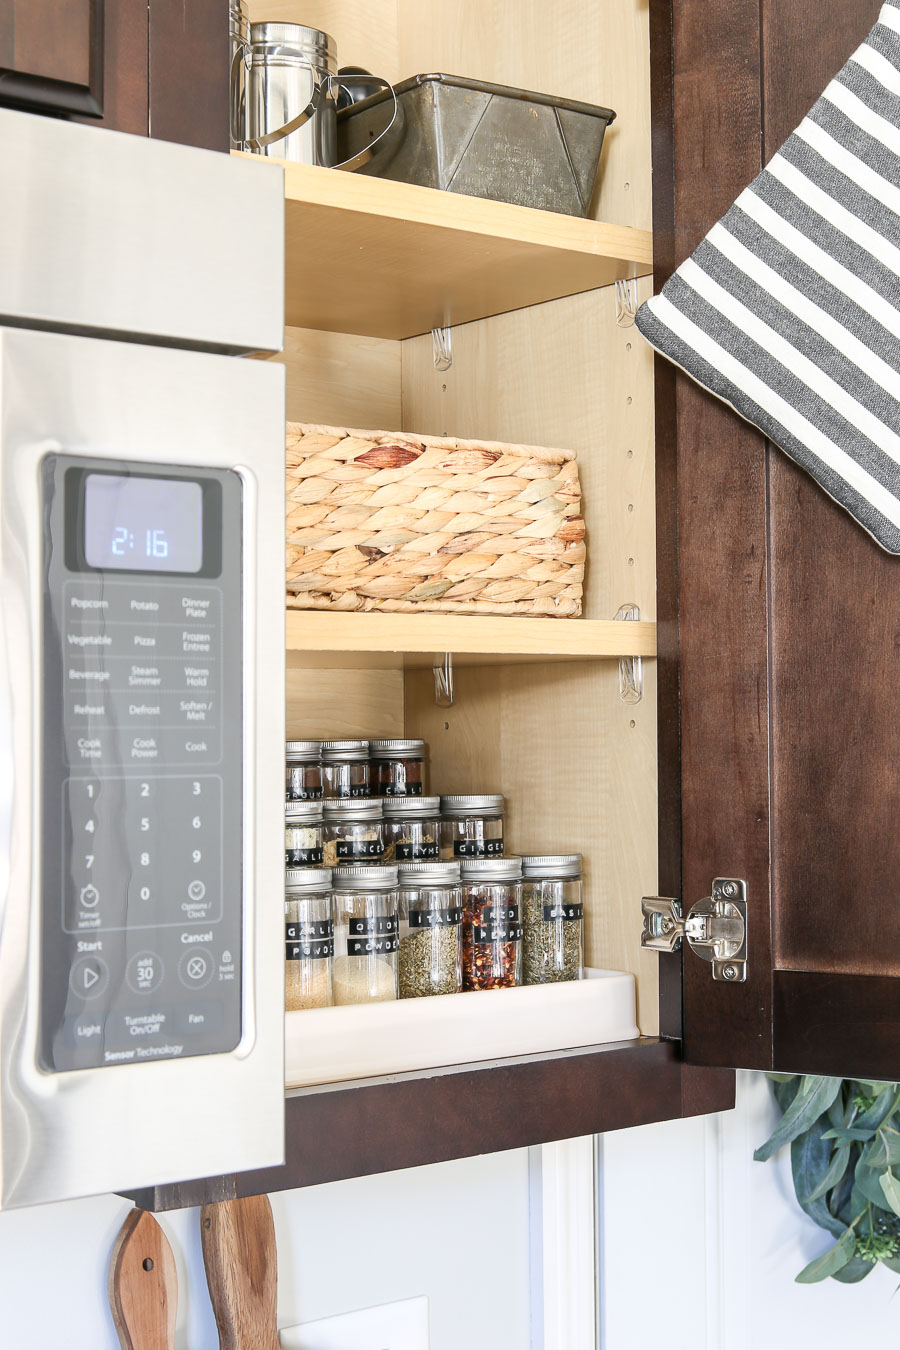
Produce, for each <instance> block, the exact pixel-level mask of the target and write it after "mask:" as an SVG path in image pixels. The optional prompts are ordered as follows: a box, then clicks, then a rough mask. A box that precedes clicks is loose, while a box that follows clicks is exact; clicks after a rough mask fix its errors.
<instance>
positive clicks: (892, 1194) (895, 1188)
mask: <svg viewBox="0 0 900 1350" xmlns="http://www.w3.org/2000/svg"><path fill="white" fill-rule="evenodd" d="M878 1180H879V1184H880V1186H881V1189H882V1190H883V1191H884V1198H885V1199H886V1200H887V1202H888V1204H889V1205H890V1207H891V1209H892V1210H893V1211H894V1213H895V1214H897V1215H900V1184H898V1182H897V1178H896V1177H895V1176H894V1174H893V1172H891V1171H890V1170H888V1171H887V1172H882V1174H881V1176H880V1177H879V1179H878Z"/></svg>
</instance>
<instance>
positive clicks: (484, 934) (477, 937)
mask: <svg viewBox="0 0 900 1350" xmlns="http://www.w3.org/2000/svg"><path fill="white" fill-rule="evenodd" d="M472 941H473V942H475V943H487V942H491V943H493V942H521V941H522V925H521V924H520V923H486V924H480V923H476V924H474V925H473V927H472Z"/></svg>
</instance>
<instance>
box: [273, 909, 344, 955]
mask: <svg viewBox="0 0 900 1350" xmlns="http://www.w3.org/2000/svg"><path fill="white" fill-rule="evenodd" d="M284 948H285V957H286V959H287V960H288V961H304V960H312V961H324V960H325V958H326V957H328V956H334V924H333V923H332V922H331V920H330V919H322V920H320V921H318V922H306V923H286V924H285V925H284Z"/></svg>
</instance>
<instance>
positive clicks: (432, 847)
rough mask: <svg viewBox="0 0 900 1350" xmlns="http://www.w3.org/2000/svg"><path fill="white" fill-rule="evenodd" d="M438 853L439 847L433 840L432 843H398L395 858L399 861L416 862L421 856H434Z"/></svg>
mask: <svg viewBox="0 0 900 1350" xmlns="http://www.w3.org/2000/svg"><path fill="white" fill-rule="evenodd" d="M439 853H440V848H439V846H438V844H437V841H435V842H434V843H433V844H398V845H397V848H396V854H397V858H398V860H399V861H400V862H417V861H419V860H420V859H423V858H436V857H437V856H438V854H439Z"/></svg>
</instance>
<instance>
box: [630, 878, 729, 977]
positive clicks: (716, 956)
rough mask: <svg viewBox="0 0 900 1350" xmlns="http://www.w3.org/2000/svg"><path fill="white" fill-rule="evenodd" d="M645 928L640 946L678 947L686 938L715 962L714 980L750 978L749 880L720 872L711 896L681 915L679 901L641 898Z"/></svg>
mask: <svg viewBox="0 0 900 1350" xmlns="http://www.w3.org/2000/svg"><path fill="white" fill-rule="evenodd" d="M641 911H642V913H643V915H644V931H643V933H642V934H641V946H642V947H648V948H649V949H650V950H651V951H657V952H674V951H678V949H679V947H680V946H681V941H682V938H686V939H687V943H688V946H689V947H690V949H691V951H692V952H694V953H695V954H696V955H697V956H699V957H700V958H701V959H702V960H704V961H709V962H710V964H711V965H712V977H713V979H714V980H723V981H725V982H726V983H728V984H743V983H744V981H745V980H746V978H747V883H746V881H741V880H740V879H738V878H737V877H717V878H716V880H715V881H714V882H713V884H712V895H710V896H707V897H706V899H704V900H700V901H698V902H697V904H696V905H694V907H693V908H692V909H691V910H690V911H689V913H688V915H687V918H683V917H682V913H681V901H680V900H672V899H669V898H667V897H664V896H659V895H652V896H645V897H644V899H643V900H642V901H641Z"/></svg>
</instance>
